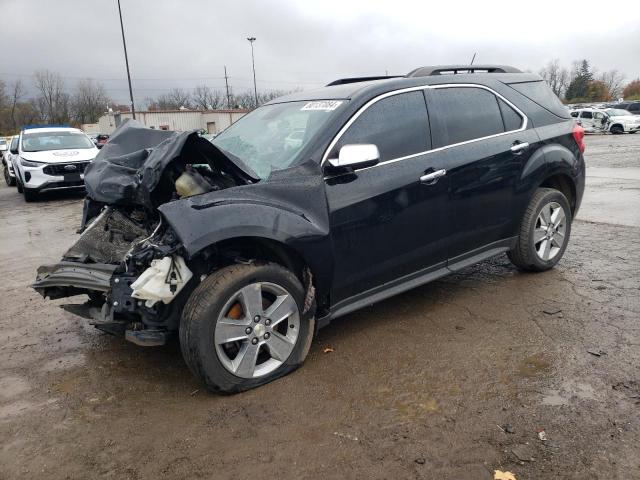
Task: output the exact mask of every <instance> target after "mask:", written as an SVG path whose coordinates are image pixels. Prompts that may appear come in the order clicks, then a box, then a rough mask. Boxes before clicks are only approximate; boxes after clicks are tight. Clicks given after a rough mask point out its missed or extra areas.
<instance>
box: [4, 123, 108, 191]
mask: <svg viewBox="0 0 640 480" xmlns="http://www.w3.org/2000/svg"><path fill="white" fill-rule="evenodd" d="M12 153H13V154H14V156H13V158H12V165H13V169H14V171H15V173H16V180H17V184H18V192H20V193H22V194H24V199H25V200H26V201H27V202H31V201H34V200H35V199H37V197H38V195H39V194H40V193H42V192H45V191H51V190H64V189H78V188H84V169H85V167H86V166H87V165H88V164H89V163H90V162H91V161H92V160H93V159H94V158H95V156H96V155H97V153H98V149H97V148H96V146H95V145H94V144H93V142H91V140H90V139H89V137H88V136H87V135H86V134H85V133H84V132H82V130H78V129H77V128H69V127H55V126H50V125H43V126H34V127H27V128H24V129H23V130H22V131H21V132H20V135H19V138H18V142H17V145H16V148H15V149H13V150H12Z"/></svg>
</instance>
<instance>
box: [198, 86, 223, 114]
mask: <svg viewBox="0 0 640 480" xmlns="http://www.w3.org/2000/svg"><path fill="white" fill-rule="evenodd" d="M191 98H192V99H193V103H194V106H195V107H196V108H199V109H202V110H212V109H214V108H218V107H220V106H222V103H223V96H222V94H221V93H220V92H219V91H217V90H212V89H211V88H210V87H208V86H206V85H199V86H197V87H196V88H194V89H193V95H192V96H191Z"/></svg>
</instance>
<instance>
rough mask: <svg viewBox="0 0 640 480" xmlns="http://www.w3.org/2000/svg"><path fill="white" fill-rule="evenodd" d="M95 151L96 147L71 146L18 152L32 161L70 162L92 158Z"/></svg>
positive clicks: (96, 150)
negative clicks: (65, 148) (64, 148)
mask: <svg viewBox="0 0 640 480" xmlns="http://www.w3.org/2000/svg"><path fill="white" fill-rule="evenodd" d="M97 153H98V149H97V148H76V149H73V148H72V149H68V150H46V151H42V152H20V157H22V158H24V159H25V160H31V161H33V162H42V163H71V162H86V161H88V160H93V159H94V158H95V157H96V154H97Z"/></svg>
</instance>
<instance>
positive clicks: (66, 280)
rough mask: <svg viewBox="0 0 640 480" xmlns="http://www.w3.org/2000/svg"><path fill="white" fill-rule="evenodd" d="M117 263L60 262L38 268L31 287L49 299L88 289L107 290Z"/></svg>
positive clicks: (77, 293) (85, 291) (84, 291)
mask: <svg viewBox="0 0 640 480" xmlns="http://www.w3.org/2000/svg"><path fill="white" fill-rule="evenodd" d="M116 268H117V265H111V264H108V263H86V264H85V263H76V262H60V263H57V264H55V265H42V266H41V267H39V268H38V274H37V276H36V281H35V283H34V284H33V285H32V287H33V288H34V289H35V290H36V291H37V292H38V293H40V294H41V295H42V296H43V297H49V298H51V299H55V298H64V297H68V296H71V295H79V294H81V293H87V291H89V290H93V291H100V292H107V291H109V290H110V289H111V283H110V280H111V276H112V275H113V272H114V271H115V269H116Z"/></svg>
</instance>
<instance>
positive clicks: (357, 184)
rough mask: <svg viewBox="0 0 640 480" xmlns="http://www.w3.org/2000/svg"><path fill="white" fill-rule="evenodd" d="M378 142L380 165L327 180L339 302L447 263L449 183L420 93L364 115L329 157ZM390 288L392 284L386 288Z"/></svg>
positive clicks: (390, 99) (389, 100)
mask: <svg viewBox="0 0 640 480" xmlns="http://www.w3.org/2000/svg"><path fill="white" fill-rule="evenodd" d="M363 143H373V144H375V145H377V147H378V149H379V150H380V155H381V158H380V163H379V164H378V165H375V166H373V167H370V168H365V169H361V170H356V171H355V172H353V173H344V174H341V175H336V176H330V177H326V178H325V182H326V192H327V200H328V203H329V212H330V222H331V236H332V240H333V247H334V252H335V253H334V254H335V278H334V282H333V284H334V289H333V291H332V301H333V302H339V301H340V300H343V299H346V298H348V297H353V296H354V295H357V294H359V293H362V292H365V291H367V290H371V289H375V287H378V286H381V285H383V284H385V283H388V282H396V281H399V279H401V277H403V276H405V275H409V274H412V273H414V272H416V271H422V270H424V269H428V270H429V269H430V268H431V267H433V268H434V269H435V268H437V267H442V266H444V265H445V264H446V259H447V253H446V251H447V236H448V233H449V219H448V215H447V210H448V208H447V203H448V202H447V200H448V182H447V178H446V176H443V177H441V178H438V179H437V180H436V181H433V182H432V181H428V182H426V183H423V182H421V180H420V179H421V177H423V178H424V176H425V175H428V174H431V173H434V172H437V171H438V170H440V169H442V164H441V163H442V157H441V156H432V155H429V154H428V153H427V151H428V150H429V149H430V148H431V139H430V133H429V118H428V114H427V108H426V105H425V99H424V95H423V92H422V91H421V90H416V91H410V92H405V93H400V94H392V95H390V96H387V97H386V98H381V99H379V100H378V101H377V102H376V103H373V104H372V105H370V106H369V107H367V108H366V109H365V110H364V111H361V113H360V115H359V116H358V117H357V118H355V120H353V123H352V124H351V125H350V126H349V127H348V129H347V130H346V131H345V132H344V134H343V135H342V136H341V137H339V140H338V142H337V143H336V145H335V147H333V148H332V151H330V153H329V157H328V158H334V157H337V155H338V152H339V149H340V147H341V146H343V145H348V144H363ZM386 287H389V285H386Z"/></svg>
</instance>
